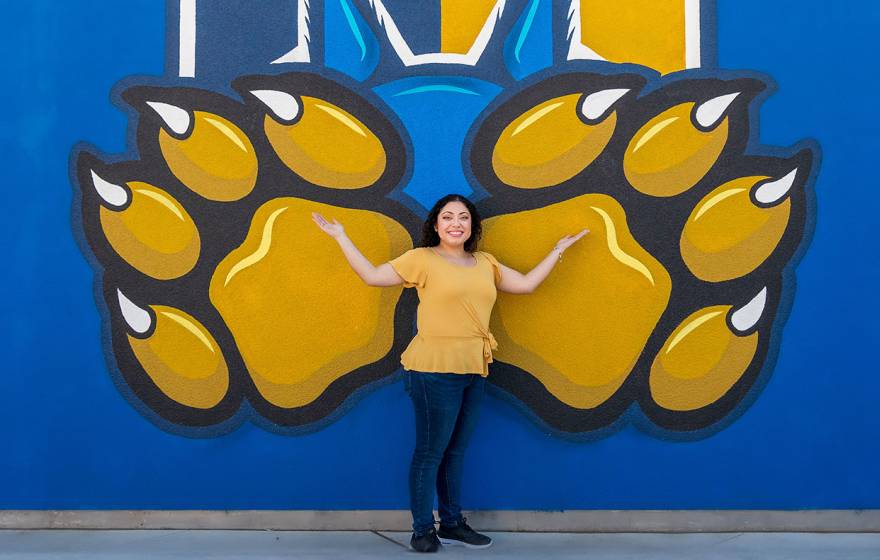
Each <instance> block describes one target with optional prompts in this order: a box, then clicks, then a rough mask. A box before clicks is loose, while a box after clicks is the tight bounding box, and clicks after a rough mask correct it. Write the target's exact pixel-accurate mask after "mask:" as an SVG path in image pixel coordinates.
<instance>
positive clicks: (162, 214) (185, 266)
mask: <svg viewBox="0 0 880 560" xmlns="http://www.w3.org/2000/svg"><path fill="white" fill-rule="evenodd" d="M128 188H129V190H130V192H131V202H130V203H129V204H128V206H126V207H125V208H124V209H122V210H114V209H111V208H108V207H106V206H101V208H100V211H99V213H100V219H101V229H103V231H104V236H105V237H106V238H107V241H108V242H109V243H110V246H111V247H113V249H114V250H115V251H116V252H117V253H118V254H119V256H120V257H122V259H123V260H124V261H125V262H127V263H128V264H130V265H131V266H133V267H135V268H136V269H138V270H139V271H141V272H143V273H144V274H146V275H147V276H152V277H153V278H156V279H159V280H168V279H171V278H178V277H180V276H183V275H184V274H186V273H187V272H189V271H190V270H192V268H193V266H195V264H196V261H198V259H199V250H200V241H199V231H198V229H197V228H196V225H195V223H194V222H193V220H192V218H191V217H190V216H189V214H188V213H187V212H186V210H185V209H184V208H183V206H181V205H180V203H179V202H177V201H176V200H175V199H174V198H173V197H172V196H171V195H170V194H168V193H167V192H165V191H164V190H162V189H160V188H157V187H154V186H152V185H149V184H147V183H141V182H138V181H133V182H130V183H128Z"/></svg>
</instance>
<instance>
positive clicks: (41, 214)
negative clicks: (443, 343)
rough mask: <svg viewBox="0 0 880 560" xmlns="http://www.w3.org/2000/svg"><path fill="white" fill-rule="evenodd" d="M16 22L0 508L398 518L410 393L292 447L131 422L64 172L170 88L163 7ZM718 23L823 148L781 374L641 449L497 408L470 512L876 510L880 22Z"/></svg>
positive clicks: (854, 18)
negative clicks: (558, 432)
mask: <svg viewBox="0 0 880 560" xmlns="http://www.w3.org/2000/svg"><path fill="white" fill-rule="evenodd" d="M11 4H12V5H11V6H6V7H5V8H4V18H3V20H4V21H3V23H2V24H0V25H2V33H0V47H2V50H0V52H2V53H3V56H4V72H5V73H4V77H3V78H2V79H3V87H2V88H0V96H2V97H0V101H2V111H0V123H2V127H0V154H3V155H2V158H3V159H2V161H3V169H4V171H3V184H2V186H0V196H2V199H0V200H2V208H3V211H4V212H5V214H6V216H5V219H3V220H0V234H2V239H3V240H4V242H3V243H2V244H0V247H2V248H3V250H5V251H9V253H6V254H5V258H4V259H3V261H4V266H3V268H2V274H0V286H2V300H0V310H2V316H0V368H2V374H0V441H2V450H0V508H10V509H27V508H36V509H39V508H51V509H56V508H57V509H64V508H101V509H105V508H124V509H141V508H144V509H150V508H170V509H173V508H187V509H189V508H197V509H212V508H218V509H238V508H242V509H262V508H267V509H274V508H278V509H349V508H352V509H354V508H380V509H381V508H390V509H405V508H406V507H407V494H406V492H407V491H406V470H407V466H408V461H409V453H410V450H411V446H412V443H413V430H412V426H411V424H412V412H411V410H410V403H409V401H408V399H407V397H406V395H405V393H404V392H403V388H402V386H401V385H400V384H399V383H398V384H393V385H389V386H386V387H385V388H382V389H379V390H377V391H375V392H373V393H371V394H369V395H368V396H367V397H366V398H364V399H363V400H362V401H361V402H360V403H359V404H358V405H357V406H356V407H355V408H354V409H352V410H351V411H350V412H348V413H347V414H346V415H344V416H343V417H342V418H341V419H340V420H338V421H337V422H335V423H333V424H331V425H330V426H329V427H327V428H325V429H323V430H321V431H318V432H315V433H312V434H310V435H305V436H298V437H285V436H280V435H276V434H272V433H269V432H266V431H264V430H262V429H260V428H257V427H254V426H252V425H249V424H245V425H244V426H242V427H241V428H240V429H238V430H236V431H235V432H233V433H231V434H229V435H226V436H223V437H219V438H213V439H187V438H183V437H179V436H175V435H171V434H169V433H166V432H164V431H162V430H159V429H157V428H156V427H155V426H154V425H153V424H151V423H150V422H149V421H147V420H146V419H145V418H144V417H143V416H141V415H140V414H139V413H138V412H137V411H136V410H135V409H134V408H132V407H131V406H130V405H129V404H128V403H127V402H126V401H125V400H124V399H123V397H122V396H121V395H120V393H119V391H118V390H117V389H116V387H114V385H113V383H112V381H111V376H110V375H108V373H107V371H106V368H105V365H104V357H103V352H102V349H101V345H100V324H99V315H98V311H97V309H96V306H95V302H94V300H93V296H92V281H93V273H92V270H91V269H90V268H89V266H88V264H87V263H86V260H85V259H84V258H83V256H82V255H81V253H80V251H79V249H78V248H77V245H76V243H75V241H74V239H73V235H72V233H71V226H70V205H71V197H72V189H71V186H70V182H69V178H68V167H67V166H68V157H69V153H70V148H71V146H72V145H73V144H75V143H76V142H77V141H79V140H87V141H89V142H91V143H93V144H94V145H95V146H97V147H98V148H99V149H101V150H103V151H105V152H109V153H114V152H122V151H124V150H125V148H126V146H125V139H126V136H125V131H126V125H127V122H126V117H125V116H124V114H123V113H122V112H120V111H119V110H118V109H116V108H115V107H113V106H112V105H111V104H110V103H109V101H108V99H109V92H110V91H111V88H112V87H113V85H114V84H115V83H116V82H117V81H119V80H120V79H122V78H124V77H126V76H130V75H134V74H143V75H161V74H162V73H163V72H164V68H163V64H164V62H163V61H164V56H165V9H164V5H163V4H164V3H163V2H157V1H155V0H137V1H135V0H129V1H127V2H102V1H98V0H81V1H79V2H75V3H72V2H71V3H59V2H54V1H52V0H32V1H30V2H16V3H11ZM717 19H718V25H719V27H718V33H717V35H718V46H717V55H718V66H719V67H721V68H725V69H744V70H757V71H759V72H763V73H766V74H769V75H770V76H772V77H773V78H774V79H775V80H776V82H777V83H778V85H779V91H777V93H775V94H774V95H773V96H772V97H771V98H770V99H769V100H768V101H767V102H766V103H765V104H764V106H763V109H762V112H761V140H762V143H764V144H770V145H777V146H787V145H790V144H792V143H795V142H797V141H799V140H801V139H804V138H808V137H812V138H815V139H816V140H818V142H819V144H820V145H821V147H822V152H823V157H822V164H821V165H822V167H821V169H820V173H819V179H818V182H817V183H816V197H817V200H818V209H819V211H818V216H817V225H816V230H815V234H814V239H813V241H812V245H811V247H810V249H809V251H807V253H806V256H805V258H804V259H803V261H802V262H801V263H800V265H799V266H798V268H797V281H798V283H797V293H796V296H795V300H794V306H793V309H792V312H791V316H790V319H789V320H788V324H787V326H786V327H785V330H784V334H783V341H782V346H781V350H780V354H779V359H778V363H777V366H776V369H775V373H774V374H773V376H772V377H771V379H770V381H769V383H768V385H767V386H766V388H765V389H764V390H763V392H762V393H761V394H760V395H759V396H758V399H757V401H756V402H755V403H754V405H752V407H751V408H750V409H748V410H747V411H746V413H745V414H744V415H743V416H742V417H741V418H739V419H738V420H737V421H736V422H734V423H733V424H732V425H731V426H730V427H729V428H727V429H725V430H723V431H721V432H720V433H718V434H716V435H714V436H712V437H709V438H707V439H704V440H701V441H696V442H688V443H673V442H668V441H663V440H660V439H655V438H653V437H651V436H648V435H645V434H643V433H641V432H639V431H638V430H636V429H634V428H627V429H624V430H622V431H621V432H619V433H617V434H615V435H613V436H611V437H608V438H605V439H602V440H600V441H597V442H593V443H581V444H577V443H571V442H565V441H561V440H559V439H556V438H554V437H551V436H549V435H547V434H544V433H541V431H540V430H539V429H538V428H536V427H535V425H534V424H532V423H530V422H529V421H528V420H527V419H526V418H525V417H524V416H523V415H522V414H520V413H519V412H517V411H515V410H514V409H512V408H511V407H509V406H508V405H507V404H504V403H502V402H500V401H498V400H495V399H488V400H487V401H486V402H485V405H484V408H483V416H482V419H481V424H480V426H479V428H478V431H477V433H476V435H475V439H474V442H473V444H472V447H471V449H470V450H469V455H468V457H467V465H466V480H465V489H464V491H465V496H466V501H465V504H464V505H465V506H466V507H468V508H487V509H508V508H509V509H567V508H597V509H602V508H615V509H616V508H664V509H665V508H774V509H775V508H878V507H880V477H877V472H878V470H880V446H878V444H877V443H876V442H877V434H878V433H880V415H878V413H877V408H878V407H877V395H878V393H880V377H878V375H877V371H878V369H880V368H878V366H877V361H878V360H877V357H876V354H875V352H876V351H877V348H878V347H880V340H878V338H880V337H878V333H880V328H878V326H877V324H878V323H877V321H878V317H880V303H878V302H880V298H878V297H877V295H876V288H875V285H876V283H877V278H878V273H880V267H878V265H877V260H876V255H877V249H876V248H875V247H874V246H873V245H872V243H871V242H872V241H873V240H874V239H875V238H877V235H876V234H875V229H876V228H877V227H878V225H880V220H878V216H880V191H878V189H877V185H878V180H877V173H876V171H875V170H874V169H873V168H874V166H875V165H876V162H877V157H878V150H880V141H878V139H877V131H878V130H880V116H878V115H880V111H878V110H877V101H876V94H875V92H876V90H877V88H878V86H880V83H878V75H877V71H876V70H877V65H876V58H875V55H870V52H875V50H876V47H875V38H876V29H877V28H878V26H880V6H878V5H877V4H876V3H875V2H873V1H870V0H850V1H848V2H845V3H840V4H831V3H827V2H824V1H822V0H804V1H801V2H797V3H794V2H787V1H785V2H784V1H782V0H760V1H759V0H718V7H717ZM328 56H329V54H328Z"/></svg>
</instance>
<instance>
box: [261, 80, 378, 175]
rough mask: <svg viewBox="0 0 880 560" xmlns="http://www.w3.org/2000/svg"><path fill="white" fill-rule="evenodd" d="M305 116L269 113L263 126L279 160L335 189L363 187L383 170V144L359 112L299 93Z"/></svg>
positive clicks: (294, 170) (297, 172)
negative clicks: (290, 118)
mask: <svg viewBox="0 0 880 560" xmlns="http://www.w3.org/2000/svg"><path fill="white" fill-rule="evenodd" d="M301 100H302V116H301V117H300V119H299V120H298V121H296V122H295V123H294V124H282V123H279V122H278V121H276V120H275V119H274V118H272V117H271V116H269V115H267V116H266V117H265V121H264V126H263V127H264V130H265V132H266V137H267V138H268V139H269V143H270V144H272V148H274V149H275V152H276V153H277V154H278V157H280V158H281V161H283V162H284V164H285V165H286V166H287V167H289V168H290V169H291V170H292V171H293V172H294V173H296V174H297V175H299V176H300V177H302V178H303V179H305V180H306V181H309V182H310V183H314V184H316V185H319V186H322V187H327V188H332V189H359V188H363V187H368V186H370V185H372V184H373V183H375V182H376V181H377V180H379V177H381V176H382V173H383V172H384V171H385V165H386V159H387V158H386V154H385V148H384V147H383V146H382V142H381V141H380V140H379V138H378V137H377V136H376V135H375V134H374V133H373V131H371V130H370V129H369V128H367V126H366V125H364V124H363V123H362V122H361V121H360V120H359V119H358V118H357V117H355V116H354V115H352V114H351V113H349V112H347V111H345V110H344V109H342V108H340V107H337V106H336V105H334V104H332V103H330V102H328V101H324V100H321V99H316V98H314V97H307V96H303V97H301Z"/></svg>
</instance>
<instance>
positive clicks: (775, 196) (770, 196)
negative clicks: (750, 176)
mask: <svg viewBox="0 0 880 560" xmlns="http://www.w3.org/2000/svg"><path fill="white" fill-rule="evenodd" d="M797 171H798V170H797V167H795V168H794V169H792V170H791V171H789V172H788V175H786V176H785V177H783V178H781V179H776V180H775V181H770V182H767V183H763V184H761V185H760V186H759V187H758V188H757V189H755V200H757V201H758V202H760V203H761V204H773V203H774V202H778V201H779V200H781V199H782V197H784V196H785V195H786V194H788V191H789V190H790V189H791V186H792V185H793V184H794V179H795V177H797Z"/></svg>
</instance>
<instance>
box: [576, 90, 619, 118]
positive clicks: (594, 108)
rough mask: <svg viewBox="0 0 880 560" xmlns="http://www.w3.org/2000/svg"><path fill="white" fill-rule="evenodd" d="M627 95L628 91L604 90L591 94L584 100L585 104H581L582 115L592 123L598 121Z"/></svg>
mask: <svg viewBox="0 0 880 560" xmlns="http://www.w3.org/2000/svg"><path fill="white" fill-rule="evenodd" d="M627 93H629V90H628V89H603V90H602V91H597V92H595V93H591V94H590V95H588V96H586V97H585V98H584V102H583V103H582V104H581V113H583V114H584V116H585V117H587V118H588V119H589V120H591V121H592V120H595V119H598V118H599V117H601V116H602V115H603V114H604V113H605V111H607V110H608V108H609V107H611V106H612V105H614V104H615V103H617V101H618V100H619V99H620V98H621V97H623V96H624V95H626V94H627Z"/></svg>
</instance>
